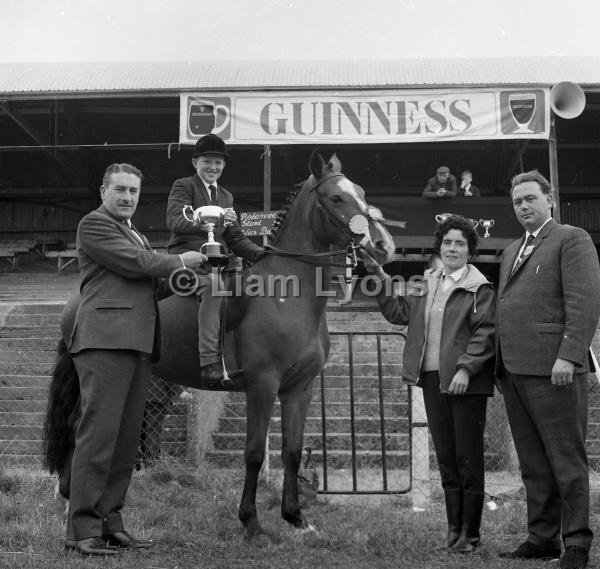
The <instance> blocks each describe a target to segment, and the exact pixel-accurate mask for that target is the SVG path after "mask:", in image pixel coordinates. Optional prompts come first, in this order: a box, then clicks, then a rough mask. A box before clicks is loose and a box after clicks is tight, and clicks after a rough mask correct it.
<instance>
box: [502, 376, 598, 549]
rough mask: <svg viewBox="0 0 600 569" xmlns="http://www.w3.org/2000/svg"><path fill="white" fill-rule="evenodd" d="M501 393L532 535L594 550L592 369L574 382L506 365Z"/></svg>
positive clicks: (552, 542) (545, 543)
mask: <svg viewBox="0 0 600 569" xmlns="http://www.w3.org/2000/svg"><path fill="white" fill-rule="evenodd" d="M501 388H502V394H503V395H504V403H505V405H506V412H507V414H508V420H509V424H510V429H511V432H512V436H513V440H514V442H515V448H516V450H517V456H518V457H519V463H520V466H521V477H522V478H523V484H524V486H525V492H526V494H527V528H528V530H529V536H528V538H527V539H528V541H530V542H531V543H534V544H536V545H543V546H549V547H560V538H561V535H562V539H563V542H564V544H565V547H567V546H569V545H578V546H579V547H583V548H584V549H586V550H589V548H590V546H591V543H592V537H593V533H592V531H591V529H590V527H589V476H588V461H587V453H586V450H585V439H586V435H587V416H588V384H587V374H577V375H574V376H573V382H572V383H571V384H569V385H560V386H559V385H552V383H551V380H550V377H547V376H531V375H516V374H512V373H509V372H508V371H507V370H504V377H503V378H502V379H501Z"/></svg>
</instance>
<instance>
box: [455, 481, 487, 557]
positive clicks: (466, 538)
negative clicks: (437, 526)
mask: <svg viewBox="0 0 600 569" xmlns="http://www.w3.org/2000/svg"><path fill="white" fill-rule="evenodd" d="M482 511H483V492H468V491H465V492H464V494H463V518H462V529H461V532H460V537H459V538H458V541H457V542H456V543H455V544H454V547H452V549H451V551H452V552H453V553H471V552H472V551H474V550H475V549H476V548H477V547H479V527H480V526H481V514H482Z"/></svg>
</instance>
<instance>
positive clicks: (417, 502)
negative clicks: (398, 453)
mask: <svg viewBox="0 0 600 569" xmlns="http://www.w3.org/2000/svg"><path fill="white" fill-rule="evenodd" d="M410 392H411V396H410V397H411V405H412V410H411V413H412V424H411V426H410V428H411V429H412V449H411V450H412V452H411V456H412V459H411V462H412V464H411V469H412V490H411V493H410V495H411V500H412V507H413V510H415V511H422V510H425V509H427V508H429V506H430V505H431V489H430V473H429V429H428V426H427V415H426V413H425V402H424V401H423V390H422V389H418V388H415V387H412V388H411V390H410Z"/></svg>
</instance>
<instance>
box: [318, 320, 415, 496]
mask: <svg viewBox="0 0 600 569" xmlns="http://www.w3.org/2000/svg"><path fill="white" fill-rule="evenodd" d="M330 336H331V340H332V350H331V352H330V361H328V363H327V366H326V367H325V368H324V369H323V370H322V371H321V376H320V386H319V387H320V389H319V390H315V395H316V394H317V393H320V404H321V449H320V452H321V468H322V480H321V485H320V488H321V489H320V490H319V493H320V494H406V493H408V492H410V491H411V489H412V486H413V475H412V470H413V469H412V467H411V465H412V454H413V453H412V442H413V440H412V439H413V436H412V403H411V389H410V388H409V387H407V386H406V385H404V384H403V383H402V381H401V379H400V377H401V374H400V372H401V355H402V344H403V342H404V340H405V338H406V336H405V335H404V333H403V332H400V331H393V332H330ZM344 346H345V349H342V348H343V347H344ZM373 356H375V361H373V359H374V358H373ZM343 372H346V373H343ZM315 399H316V398H315ZM346 410H347V413H348V414H347V415H346V414H345V412H346ZM340 413H341V414H340ZM346 427H347V428H348V429H349V431H348V432H343V433H340V432H339V431H338V430H336V429H345V428H346ZM340 445H341V446H342V448H340Z"/></svg>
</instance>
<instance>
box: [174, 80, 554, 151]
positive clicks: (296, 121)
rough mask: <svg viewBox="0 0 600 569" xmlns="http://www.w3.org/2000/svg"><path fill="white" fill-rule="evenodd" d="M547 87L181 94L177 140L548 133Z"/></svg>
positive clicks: (335, 140)
mask: <svg viewBox="0 0 600 569" xmlns="http://www.w3.org/2000/svg"><path fill="white" fill-rule="evenodd" d="M548 95H549V89H522V88H514V89H465V90H427V91H426V90H414V91H404V90H402V91H400V90H398V91H368V90H362V91H354V92H347V91H343V92H331V91H314V92H308V91H307V92H277V91H273V92H263V93H229V94H228V93H182V94H181V95H180V120H179V141H180V142H181V143H187V144H193V143H194V142H195V141H196V140H197V139H198V138H200V137H201V136H204V135H205V134H209V133H210V132H213V133H214V134H218V135H219V136H220V137H221V138H223V139H224V140H225V141H226V142H227V143H228V144H290V143H296V144H298V143H299V144H302V143H319V144H343V143H365V142H366V143H385V142H389V143H397V142H424V141H451V140H494V139H504V138H541V139H547V138H548V136H549V130H550V128H549V125H550V107H549V104H548Z"/></svg>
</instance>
